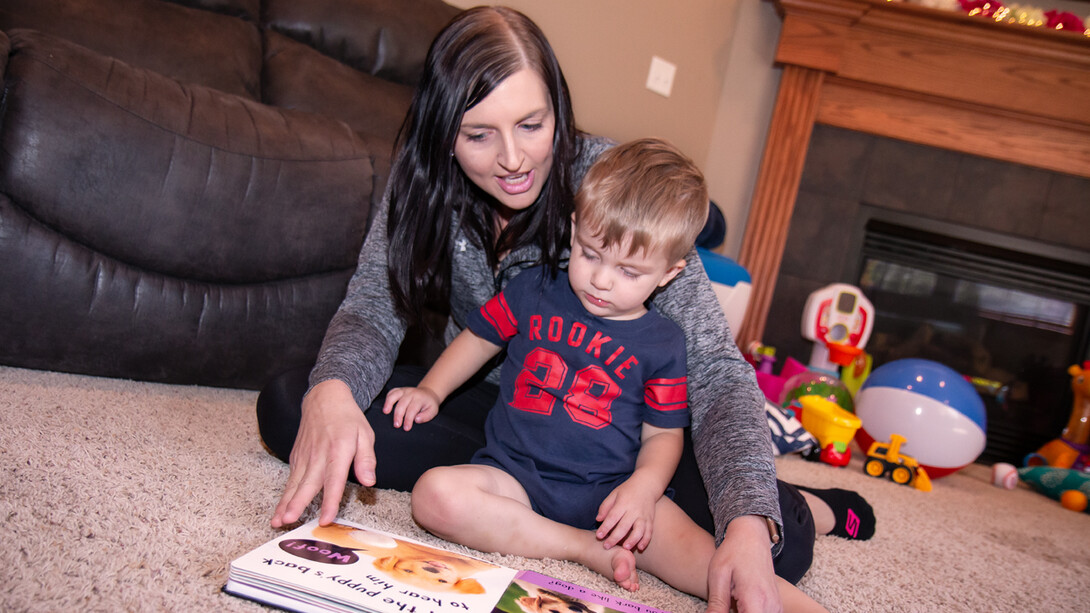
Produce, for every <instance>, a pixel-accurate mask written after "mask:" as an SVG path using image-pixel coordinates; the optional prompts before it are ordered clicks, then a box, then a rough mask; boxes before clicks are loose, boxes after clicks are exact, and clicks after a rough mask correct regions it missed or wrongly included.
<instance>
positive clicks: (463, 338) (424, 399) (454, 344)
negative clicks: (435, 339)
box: [382, 328, 501, 430]
mask: <svg viewBox="0 0 1090 613" xmlns="http://www.w3.org/2000/svg"><path fill="white" fill-rule="evenodd" d="M500 350H501V347H500V346H499V345H495V344H493V343H491V342H489V341H486V340H485V339H483V338H481V337H479V336H477V335H476V334H474V333H473V332H472V331H471V330H469V329H468V328H467V329H465V330H462V332H461V333H459V334H458V336H456V337H454V340H453V341H451V343H450V345H447V348H446V349H444V350H443V353H441V354H440V355H439V359H437V360H436V361H435V364H433V365H432V367H431V368H430V369H429V370H428V373H427V374H426V375H424V378H423V379H421V380H420V383H419V384H418V385H417V386H416V387H398V388H394V389H392V390H390V392H389V393H387V394H386V402H385V403H384V404H383V406H382V412H383V413H386V414H389V413H390V412H391V411H393V414H394V416H393V420H394V427H395V428H400V427H402V424H404V427H405V430H410V429H412V425H413V424H414V423H422V422H425V421H428V420H430V419H431V418H433V417H435V415H436V413H438V411H439V405H440V404H442V403H443V401H444V400H446V398H447V396H449V395H450V394H451V393H452V392H454V390H456V389H458V387H459V386H461V385H462V384H463V383H465V382H466V381H468V380H469V378H470V377H472V376H473V375H474V374H476V373H477V371H479V370H480V369H481V368H482V367H483V366H484V365H485V364H487V363H488V361H489V360H491V359H492V358H494V357H495V356H496V355H497V354H499V352H500Z"/></svg>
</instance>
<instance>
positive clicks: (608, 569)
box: [571, 530, 640, 592]
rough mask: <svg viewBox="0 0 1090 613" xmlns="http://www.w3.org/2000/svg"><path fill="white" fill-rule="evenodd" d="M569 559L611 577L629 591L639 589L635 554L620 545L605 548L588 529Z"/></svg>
mask: <svg viewBox="0 0 1090 613" xmlns="http://www.w3.org/2000/svg"><path fill="white" fill-rule="evenodd" d="M571 559H572V561H575V562H579V563H580V564H582V565H583V566H586V567H587V568H589V569H591V570H593V571H594V572H596V573H598V574H600V575H602V576H603V577H607V578H608V577H612V578H613V580H614V581H616V582H617V585H619V586H621V587H623V588H624V589H626V590H628V591H630V592H635V591H636V590H638V589H640V576H639V573H637V572H636V554H634V553H632V552H631V551H629V550H628V549H625V548H624V547H620V546H617V547H613V548H612V549H606V548H605V547H603V546H602V542H601V541H599V540H598V539H597V538H595V536H594V533H593V532H591V531H589V530H587V531H585V533H584V535H583V538H582V540H581V542H580V545H579V547H578V554H577V556H576V557H574V558H571Z"/></svg>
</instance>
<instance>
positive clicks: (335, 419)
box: [270, 379, 375, 528]
mask: <svg viewBox="0 0 1090 613" xmlns="http://www.w3.org/2000/svg"><path fill="white" fill-rule="evenodd" d="M349 466H352V467H353V468H354V469H355V473H356V479H358V480H359V482H360V483H361V484H363V485H366V486H371V485H374V484H375V433H374V432H373V431H372V430H371V425H370V424H368V423H367V418H366V417H364V415H363V411H361V410H360V407H359V405H358V404H356V401H355V399H354V398H353V397H352V391H351V390H350V389H349V387H348V385H346V384H345V383H344V382H342V381H338V380H336V379H330V380H328V381H323V382H322V383H319V384H318V385H315V386H314V387H313V388H312V389H311V390H310V392H309V393H308V394H307V395H306V397H304V398H303V415H302V419H301V420H300V423H299V434H298V435H297V436H296V438H295V446H294V447H292V450H291V473H290V474H289V475H288V482H287V485H285V486H284V494H283V495H282V496H281V497H280V503H279V504H277V505H276V510H275V511H274V512H273V516H272V520H271V521H270V523H271V524H272V526H273V527H274V528H279V527H281V526H284V525H287V524H291V523H294V522H296V521H297V520H298V519H299V517H300V516H301V515H302V514H303V511H304V510H305V509H306V508H307V505H309V504H310V502H311V501H312V500H314V497H315V496H317V495H318V492H319V491H322V492H323V495H322V508H321V512H320V513H319V517H318V519H319V523H320V524H321V525H323V526H324V525H328V524H329V523H330V522H332V521H333V520H334V519H336V517H337V512H338V511H339V510H340V504H341V495H342V494H344V487H345V484H346V483H347V482H348V467H349Z"/></svg>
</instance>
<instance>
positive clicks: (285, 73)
mask: <svg viewBox="0 0 1090 613" xmlns="http://www.w3.org/2000/svg"><path fill="white" fill-rule="evenodd" d="M261 89H262V94H263V96H264V101H265V102H266V103H267V104H271V105H273V106H279V107H284V108H290V109H299V110H303V111H309V112H312V113H317V114H319V115H326V116H329V117H335V118H337V119H340V120H342V121H344V122H345V123H347V124H348V125H349V126H350V127H351V128H352V129H353V130H355V131H356V132H359V133H361V134H366V135H369V136H374V137H375V138H376V139H377V141H378V145H379V146H380V147H382V149H381V151H382V152H385V153H390V152H392V151H393V146H394V140H395V139H396V137H397V131H398V129H399V128H400V127H401V121H402V119H404V117H405V113H406V111H408V109H409V102H410V101H411V100H412V96H413V90H412V88H411V87H409V86H408V85H402V84H400V83H394V82H393V81H387V80H385V79H380V78H378V77H375V76H372V75H369V74H367V73H364V72H360V71H358V70H356V69H354V68H351V67H349V66H347V65H345V64H342V63H340V62H338V61H336V60H334V59H333V58H331V57H329V56H327V55H323V54H321V53H319V52H318V51H315V50H314V49H311V48H310V47H308V46H306V45H304V44H302V43H298V42H296V41H294V40H292V39H290V38H288V37H287V36H284V35H282V34H278V33H276V32H272V31H267V32H266V33H265V72H264V78H263V82H262V87H261ZM364 101H366V103H364Z"/></svg>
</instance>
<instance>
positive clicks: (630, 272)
mask: <svg viewBox="0 0 1090 613" xmlns="http://www.w3.org/2000/svg"><path fill="white" fill-rule="evenodd" d="M621 272H622V273H623V274H624V276H626V277H628V278H629V279H635V278H637V277H639V276H640V273H638V272H636V271H634V270H629V269H627V268H622V269H621Z"/></svg>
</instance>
